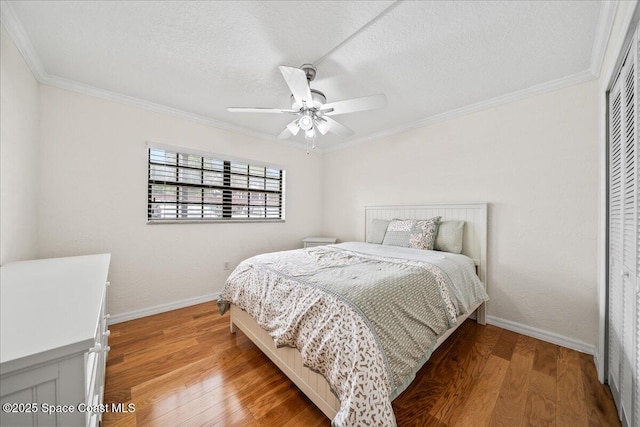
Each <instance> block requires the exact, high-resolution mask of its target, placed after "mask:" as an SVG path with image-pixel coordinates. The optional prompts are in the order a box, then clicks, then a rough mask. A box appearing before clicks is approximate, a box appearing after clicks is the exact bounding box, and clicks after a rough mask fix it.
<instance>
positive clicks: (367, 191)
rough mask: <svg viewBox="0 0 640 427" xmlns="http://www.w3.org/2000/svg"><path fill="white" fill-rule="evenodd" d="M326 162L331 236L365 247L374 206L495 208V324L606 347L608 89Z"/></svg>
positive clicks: (409, 136)
mask: <svg viewBox="0 0 640 427" xmlns="http://www.w3.org/2000/svg"><path fill="white" fill-rule="evenodd" d="M324 157H325V158H324V161H325V175H324V182H325V185H324V202H325V205H324V216H323V231H324V233H325V234H326V235H331V236H337V237H338V238H339V239H341V240H343V241H344V240H352V239H357V240H362V239H363V235H364V206H366V205H381V204H418V203H421V202H456V201H457V202H471V201H486V202H488V203H489V204H490V207H489V250H488V252H489V253H488V256H489V265H488V270H489V295H490V297H491V302H490V303H489V305H488V314H489V315H490V316H494V317H497V318H501V319H505V320H508V321H512V322H518V323H520V324H522V325H525V326H527V327H533V328H538V329H541V330H543V331H546V332H551V333H555V334H559V335H561V336H563V337H567V338H570V339H572V340H576V341H578V342H580V343H584V344H587V345H588V346H593V345H595V343H596V341H597V319H598V315H597V293H596V292H597V284H596V281H597V275H596V266H597V243H596V239H597V232H598V222H597V218H598V177H599V163H598V162H599V159H598V92H597V81H591V82H587V83H583V84H580V85H576V86H572V87H569V88H566V89H562V90H558V91H554V92H551V93H547V94H543V95H539V96H535V97H532V98H528V99H525V100H522V101H518V102H514V103H511V104H508V105H503V106H499V107H494V108H490V109H487V110H483V111H480V112H476V113H472V114H469V115H466V116H463V117H459V118H455V119H451V120H447V121H443V122H440V123H437V124H433V125H430V126H426V127H423V128H419V129H415V130H411V131H407V132H405V133H402V134H398V135H394V136H390V137H386V138H383V139H380V140H376V141H372V142H367V143H366V144H361V145H357V146H354V147H351V148H345V149H343V150H339V151H335V152H331V153H326V154H325V156H324ZM362 159H366V161H362Z"/></svg>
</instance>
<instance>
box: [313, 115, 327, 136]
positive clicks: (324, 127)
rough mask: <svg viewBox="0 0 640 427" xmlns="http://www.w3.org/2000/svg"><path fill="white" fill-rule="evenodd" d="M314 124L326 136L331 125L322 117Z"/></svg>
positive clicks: (317, 118) (316, 119)
mask: <svg viewBox="0 0 640 427" xmlns="http://www.w3.org/2000/svg"><path fill="white" fill-rule="evenodd" d="M313 123H314V124H315V125H316V129H318V130H319V131H320V133H321V134H323V135H326V134H327V132H328V131H329V123H328V122H327V121H326V120H325V119H324V118H322V117H316V118H315V120H314V121H313Z"/></svg>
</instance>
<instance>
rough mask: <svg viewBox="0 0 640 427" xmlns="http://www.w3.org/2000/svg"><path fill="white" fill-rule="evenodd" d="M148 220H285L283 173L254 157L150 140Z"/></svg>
mask: <svg viewBox="0 0 640 427" xmlns="http://www.w3.org/2000/svg"><path fill="white" fill-rule="evenodd" d="M148 160H149V173H148V180H149V182H148V203H147V220H148V221H149V222H183V221H184V222H200V221H203V222H207V221H212V222H213V221H240V222H241V221H280V220H284V175H285V171H283V170H282V169H280V168H277V167H272V166H267V165H259V164H257V163H256V162H253V161H244V160H223V159H222V158H221V157H220V156H217V155H215V154H207V153H198V152H190V151H186V150H183V149H180V148H164V147H160V148H159V146H155V145H153V146H149V149H148Z"/></svg>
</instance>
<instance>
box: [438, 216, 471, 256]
mask: <svg viewBox="0 0 640 427" xmlns="http://www.w3.org/2000/svg"><path fill="white" fill-rule="evenodd" d="M463 231H464V221H443V222H441V223H440V226H439V227H438V235H437V236H436V244H435V249H436V250H437V251H444V252H451V253H454V254H459V253H461V252H462V237H463Z"/></svg>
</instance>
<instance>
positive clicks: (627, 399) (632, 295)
mask: <svg viewBox="0 0 640 427" xmlns="http://www.w3.org/2000/svg"><path fill="white" fill-rule="evenodd" d="M636 36H637V34H636ZM637 49H638V44H637V42H636V38H635V37H634V40H633V42H632V44H631V47H630V49H629V51H628V54H627V56H626V58H625V61H624V63H623V66H622V69H621V70H620V74H619V75H618V77H617V80H616V83H615V84H614V87H613V88H612V90H611V91H610V94H609V162H610V164H609V331H608V332H609V342H608V345H609V351H608V357H609V385H610V386H611V391H612V392H613V395H614V398H615V400H616V404H617V405H618V409H619V413H620V417H621V418H622V419H624V420H625V421H626V422H627V423H628V424H629V425H640V414H639V412H640V408H639V406H640V402H638V400H639V399H640V390H639V387H640V384H639V383H640V378H639V376H638V368H639V365H640V360H639V359H640V355H639V353H638V351H639V348H638V346H639V345H640V342H639V341H640V337H639V335H640V324H639V323H640V320H638V306H639V305H640V303H639V301H638V299H639V298H640V296H639V295H638V290H637V283H638V267H639V264H640V261H639V258H638V257H639V253H638V244H639V235H638V212H639V210H638V188H639V187H638V155H639V153H640V150H639V149H638V107H637V103H638V86H639V84H640V80H639V77H638V72H637V69H638V64H637V58H638V52H637Z"/></svg>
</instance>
